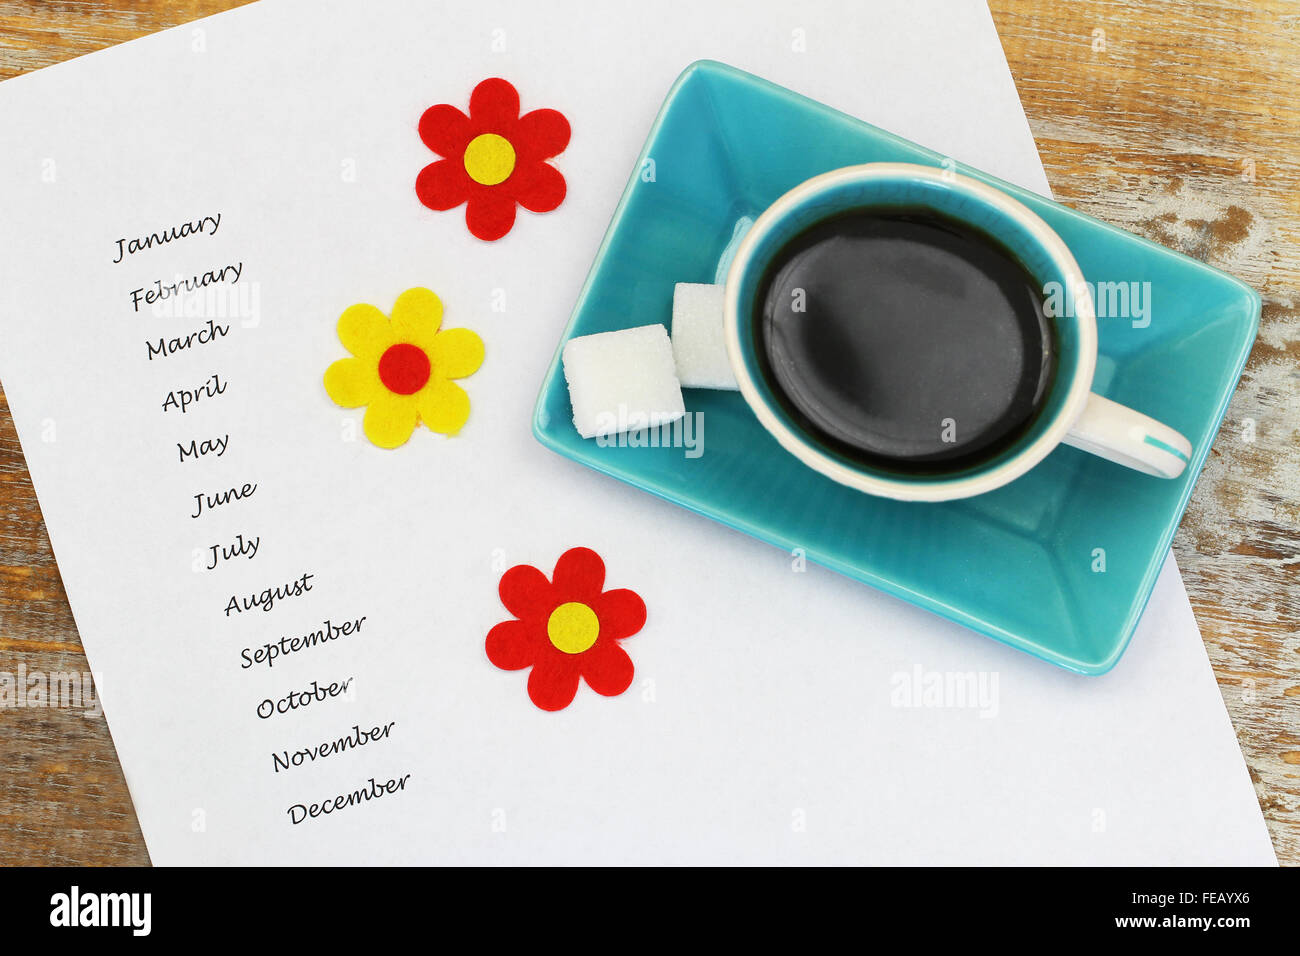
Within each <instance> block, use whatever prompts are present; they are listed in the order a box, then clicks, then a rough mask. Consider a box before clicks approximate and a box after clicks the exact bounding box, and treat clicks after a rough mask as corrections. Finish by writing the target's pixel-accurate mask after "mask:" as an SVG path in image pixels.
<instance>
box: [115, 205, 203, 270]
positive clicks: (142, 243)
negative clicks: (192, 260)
mask: <svg viewBox="0 0 1300 956" xmlns="http://www.w3.org/2000/svg"><path fill="white" fill-rule="evenodd" d="M219 228H221V213H217V214H216V215H215V216H204V217H203V218H202V219H199V220H197V221H195V222H183V223H181V224H180V225H179V226H171V227H169V228H167V229H164V230H163V231H162V232H151V233H149V235H147V236H140V237H139V238H138V239H128V238H126V237H125V236H123V237H122V238H121V239H119V240H117V258H116V259H114V260H113V264H114V265H116V264H117V263H119V262H121V261H122V260H123V259H125V258H126V257H127V256H133V255H135V254H136V253H137V252H144V251H145V250H146V249H152V248H154V247H155V246H161V245H163V244H164V243H168V242H175V241H176V240H177V239H188V238H189V237H190V236H199V235H205V234H206V235H209V236H215V235H216V234H217V230H218V229H219Z"/></svg>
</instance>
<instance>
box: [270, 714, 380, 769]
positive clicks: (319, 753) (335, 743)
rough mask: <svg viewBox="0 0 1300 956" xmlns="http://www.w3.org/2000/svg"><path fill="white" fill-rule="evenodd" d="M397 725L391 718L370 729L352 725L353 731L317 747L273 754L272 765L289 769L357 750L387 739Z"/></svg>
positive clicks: (276, 767)
mask: <svg viewBox="0 0 1300 956" xmlns="http://www.w3.org/2000/svg"><path fill="white" fill-rule="evenodd" d="M396 726H397V721H395V720H390V721H389V722H388V723H386V724H384V725H383V726H376V727H371V728H370V729H369V730H362V729H361V727H360V726H358V725H357V724H353V725H352V732H351V733H348V734H345V735H344V736H342V737H339V738H338V739H337V740H327V741H325V742H324V743H322V744H320V746H317V747H304V748H303V749H301V750H295V751H294V752H293V753H289V751H287V750H283V751H281V752H280V753H278V754H277V753H273V754H271V766H272V767H274V768H275V772H276V773H279V772H280V771H281V770H288V769H289V768H290V767H300V766H302V765H303V764H304V763H305V762H307V761H309V760H310V761H312V762H313V763H314V762H315V761H317V760H324V759H325V758H326V757H333V756H334V755H335V754H341V753H346V752H347V751H349V750H355V749H356V748H358V747H364V746H365V745H366V744H373V743H375V742H377V741H380V740H387V739H388V735H389V734H391V733H392V732H393V728H394V727H396Z"/></svg>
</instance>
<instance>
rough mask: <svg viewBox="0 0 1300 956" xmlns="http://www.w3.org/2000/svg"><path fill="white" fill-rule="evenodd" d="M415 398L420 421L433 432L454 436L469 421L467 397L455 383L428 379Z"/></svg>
mask: <svg viewBox="0 0 1300 956" xmlns="http://www.w3.org/2000/svg"><path fill="white" fill-rule="evenodd" d="M416 397H417V399H418V401H419V409H420V420H421V421H423V422H424V424H426V425H427V426H429V428H430V429H431V430H433V431H435V432H438V433H440V434H443V435H454V434H456V432H458V431H460V430H461V429H462V428H464V427H465V423H466V422H467V421H469V396H468V395H467V394H465V390H464V389H463V388H461V387H460V386H459V385H457V384H456V383H455V382H448V381H447V380H446V379H430V380H429V384H428V385H426V386H424V388H423V389H421V390H420V392H419V393H418V394H417V396H416Z"/></svg>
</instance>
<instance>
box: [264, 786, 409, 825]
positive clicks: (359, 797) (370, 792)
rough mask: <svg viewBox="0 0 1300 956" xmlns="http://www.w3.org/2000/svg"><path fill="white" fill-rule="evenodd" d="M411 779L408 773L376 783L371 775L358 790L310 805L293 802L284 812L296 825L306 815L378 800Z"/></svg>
mask: <svg viewBox="0 0 1300 956" xmlns="http://www.w3.org/2000/svg"><path fill="white" fill-rule="evenodd" d="M410 779H411V775H410V774H409V773H407V774H403V775H402V776H401V777H396V778H394V779H392V780H389V781H388V782H386V783H376V782H375V778H374V777H371V778H370V781H369V783H367V784H366V786H364V787H362V788H361V789H360V790H353V791H351V792H350V793H341V794H339V795H338V796H337V797H331V798H329V799H327V800H324V801H323V802H321V803H313V804H311V805H310V806H308V805H306V804H303V803H295V804H294V805H293V806H291V807H290V808H289V809H288V810H287V811H285V812H286V813H288V814H289V819H290V820H292V821H293V825H294V826H297V825H298V824H300V823H302V821H304V820H306V819H307V818H308V817H319V816H322V815H324V814H327V813H333V812H334V811H335V810H343V809H345V808H347V807H355V806H357V805H358V804H361V803H368V802H369V801H371V800H378V799H379V798H380V797H384V796H387V795H388V794H392V793H397V791H399V790H405V789H406V781H408V780H410Z"/></svg>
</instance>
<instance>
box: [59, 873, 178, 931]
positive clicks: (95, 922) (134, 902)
mask: <svg viewBox="0 0 1300 956" xmlns="http://www.w3.org/2000/svg"><path fill="white" fill-rule="evenodd" d="M152 909H153V895H152V894H150V893H85V894H83V893H82V892H81V888H80V887H78V886H76V885H74V886H73V887H72V889H71V890H70V891H69V892H67V893H55V894H54V895H53V896H51V897H50V925H51V926H67V927H74V926H126V927H129V928H130V929H131V935H132V936H148V935H149V930H150V928H151V927H152V925H153V920H152V919H151V917H150V913H151V911H152Z"/></svg>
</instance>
